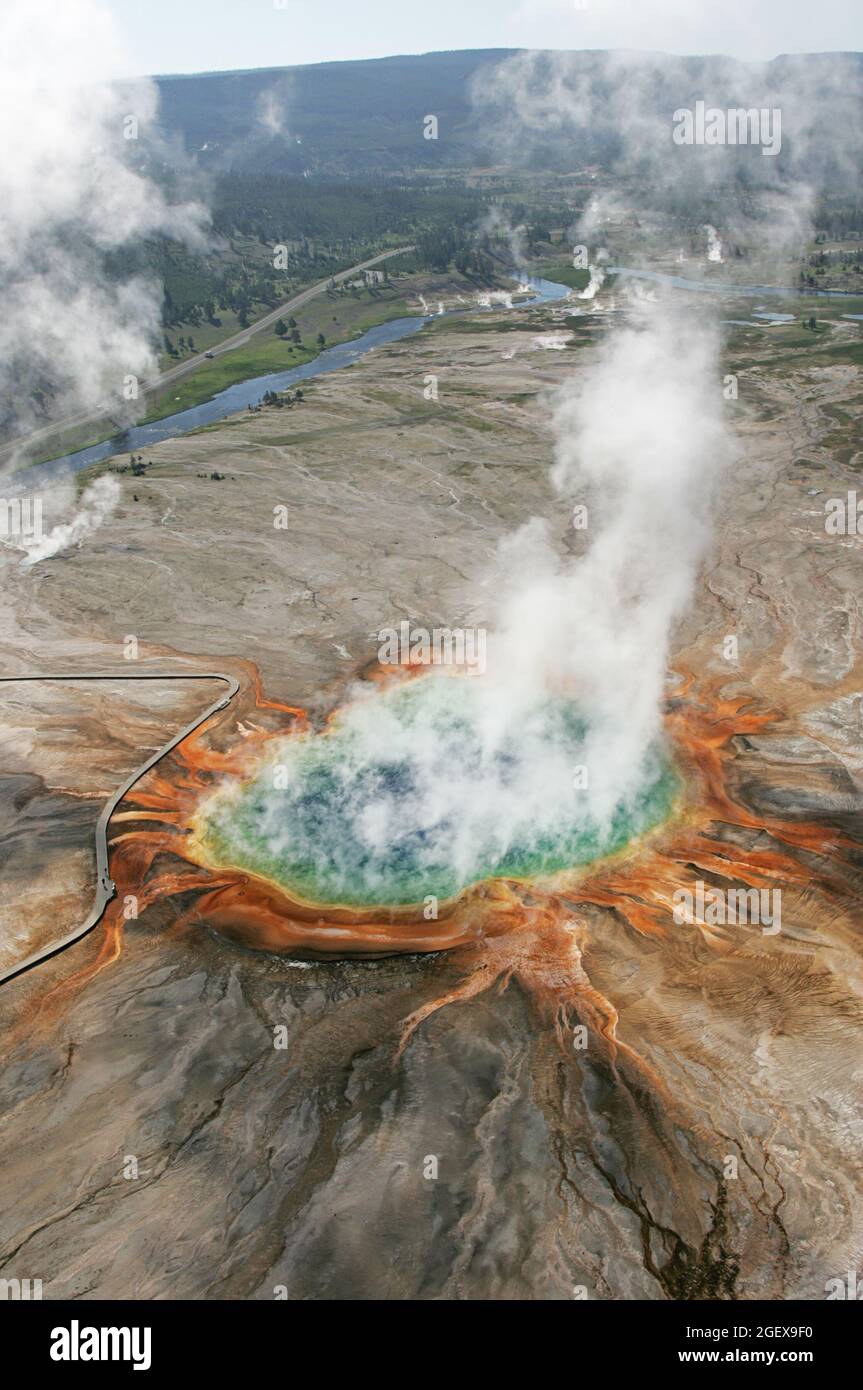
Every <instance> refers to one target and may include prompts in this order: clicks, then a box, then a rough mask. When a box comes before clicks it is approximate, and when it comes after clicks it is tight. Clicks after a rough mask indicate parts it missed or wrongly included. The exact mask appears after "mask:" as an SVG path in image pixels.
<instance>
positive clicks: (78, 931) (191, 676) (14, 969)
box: [0, 671, 240, 985]
mask: <svg viewBox="0 0 863 1390" xmlns="http://www.w3.org/2000/svg"><path fill="white" fill-rule="evenodd" d="M24 681H61V682H62V681H67V682H68V681H82V682H85V681H223V682H224V683H225V684H226V685H227V686H228V687H229V689H228V694H227V695H225V696H223V697H222V698H221V699H220V700H216V701H215V702H214V704H212V705H210V706H209V707H208V708H207V709H206V710H204V713H203V714H201V715H199V716H198V718H197V719H194V720H193V721H192V723H191V724H187V725H186V727H185V728H184V729H181V730H180V732H179V733H178V734H176V735H175V736H174V738H172V739H171V741H170V743H166V744H165V746H164V748H160V749H159V750H158V752H156V753H154V754H153V756H152V757H151V758H148V759H147V761H146V762H145V763H144V764H143V765H142V766H141V767H139V768H138V769H137V770H136V771H135V772H133V773H132V775H131V776H130V777H127V778H126V780H125V782H124V783H123V785H122V786H121V787H118V788H117V790H116V791H115V792H114V794H113V796H112V797H111V799H110V801H108V802H107V804H106V805H105V806H104V807H103V809H102V813H101V815H100V816H99V819H98V821H97V823H96V897H95V900H94V902H93V907H92V910H91V912H90V914H89V916H88V917H87V919H86V921H85V922H83V923H82V925H81V926H80V927H75V929H74V930H73V931H70V932H68V933H67V934H66V936H64V937H62V938H61V939H60V940H59V941H54V942H52V943H51V945H50V946H44V947H43V948H42V949H41V950H40V951H34V953H33V954H32V955H31V956H27V957H26V959H25V960H22V961H19V962H18V963H17V965H13V966H10V968H9V969H8V970H3V971H0V985H2V984H5V983H6V981H7V980H12V979H14V978H15V976H16V975H20V974H22V973H23V972H24V971H25V970H30V969H32V967H33V966H34V965H39V964H40V962H41V961H43V960H48V959H49V957H50V956H55V955H57V953H58V952H59V951H65V949H66V947H67V946H72V945H74V943H75V942H76V941H80V940H81V938H82V937H83V936H86V935H87V933H88V932H89V931H92V929H93V928H94V927H95V926H96V924H97V922H99V921H100V919H101V917H102V914H103V912H104V911H105V908H106V907H107V906H108V903H109V902H111V900H112V898H114V897H115V895H116V892H117V889H116V885H115V884H114V881H113V879H112V878H111V875H110V873H109V871H108V822H109V821H110V819H111V817H112V815H113V814H114V811H115V810H116V808H117V806H118V805H119V803H120V802H121V801H122V800H123V797H124V796H125V795H126V793H127V792H128V791H130V790H131V788H132V787H134V785H135V783H136V782H139V781H140V779H141V778H142V777H143V776H144V774H145V772H149V771H150V768H151V767H155V765H156V763H158V762H159V761H160V760H161V759H162V758H164V757H165V755H166V754H167V753H170V752H171V750H172V749H173V748H176V746H177V744H178V743H182V741H183V739H184V738H187V737H188V736H189V734H191V733H193V732H194V730H195V729H197V728H198V727H199V726H200V725H201V724H203V723H204V722H205V720H207V719H209V718H210V716H211V715H213V714H216V713H217V712H218V711H219V710H221V709H226V708H227V706H228V705H229V704H230V703H231V701H232V700H233V698H234V696H235V695H236V694H237V691H238V690H239V688H240V682H239V681H238V680H236V679H235V678H234V677H233V676H226V675H223V674H222V672H221V671H184V672H182V673H180V672H176V671H140V672H136V673H135V675H129V674H128V673H127V672H123V671H98V672H93V673H90V674H88V675H82V674H81V673H80V672H61V673H56V672H50V673H47V674H44V675H43V674H39V675H35V676H0V685H6V684H12V683H15V682H21V683H23V682H24Z"/></svg>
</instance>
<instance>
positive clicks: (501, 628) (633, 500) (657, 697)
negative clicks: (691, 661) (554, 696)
mask: <svg viewBox="0 0 863 1390" xmlns="http://www.w3.org/2000/svg"><path fill="white" fill-rule="evenodd" d="M632 315H633V318H632V322H631V324H630V325H629V326H627V327H626V328H624V329H621V330H619V331H618V332H617V333H615V334H614V335H613V336H612V337H611V338H610V340H609V341H608V343H607V344H606V345H605V346H604V348H603V349H602V350H601V351H600V355H599V357H598V359H597V360H596V361H595V362H594V363H593V364H592V365H591V366H590V367H588V368H582V369H581V371H580V372H579V375H578V376H577V377H575V378H573V380H572V381H571V382H570V383H569V384H568V385H567V386H565V387H564V388H562V389H561V391H560V392H559V394H558V397H557V400H556V404H555V407H554V413H553V419H552V424H553V430H554V434H555V458H556V462H555V466H554V470H553V475H552V478H553V482H554V484H555V486H556V488H557V490H558V491H559V492H560V493H561V495H563V496H565V497H566V498H567V499H568V501H569V502H571V503H572V504H573V505H583V506H586V507H587V509H588V511H587V515H588V526H587V528H586V530H585V531H584V532H583V535H584V536H585V537H586V547H585V549H584V550H583V552H582V553H581V554H580V555H579V556H578V557H577V558H575V559H574V560H571V559H562V558H561V552H560V547H559V545H557V544H556V543H555V541H554V539H553V535H552V530H551V528H550V526H549V524H548V523H547V522H546V521H544V520H540V519H533V520H531V521H530V522H528V523H527V524H526V525H525V526H524V527H522V528H521V530H519V531H518V532H517V533H516V534H515V535H514V536H512V537H511V538H509V539H508V540H507V541H506V542H505V544H504V546H503V551H502V560H503V569H504V572H505V574H506V575H507V576H508V579H507V589H506V593H505V597H504V600H503V604H502V608H501V613H500V617H499V622H498V635H497V636H496V637H495V638H494V639H493V640H492V641H491V642H490V648H489V676H490V679H489V682H488V691H489V698H490V699H491V700H492V701H493V702H494V703H495V704H497V706H498V709H499V717H500V719H501V720H502V721H505V722H509V721H512V720H516V721H517V720H518V719H519V717H520V713H521V712H522V711H524V710H525V709H527V708H529V707H530V706H531V705H533V704H534V703H535V702H536V700H537V698H538V697H539V694H540V692H542V691H549V690H550V691H559V692H561V693H567V694H570V695H571V696H572V697H573V698H574V699H575V700H576V701H577V702H578V704H579V706H580V707H581V708H582V709H583V710H584V713H585V715H586V716H587V721H588V730H589V732H588V740H587V746H586V756H585V762H586V765H587V767H588V769H589V773H590V790H589V799H590V804H591V809H592V813H593V814H594V815H595V816H596V817H597V818H598V819H599V820H603V819H605V818H607V817H608V816H609V815H610V814H611V811H612V810H613V808H614V806H615V805H616V804H617V802H618V801H620V800H623V801H626V800H627V799H629V798H630V797H632V796H633V795H634V794H635V793H636V792H637V790H638V787H639V785H640V783H641V781H642V778H643V775H644V763H645V758H646V757H647V756H648V752H649V749H650V746H651V744H652V742H653V741H654V740H655V739H656V737H657V736H658V734H659V732H660V727H661V710H662V698H663V689H664V683H665V678H666V671H667V666H668V657H669V647H670V642H671V636H672V632H673V627H674V623H675V621H676V620H677V619H678V618H680V616H681V615H682V614H683V613H684V612H685V610H686V608H687V606H688V604H689V603H690V601H691V599H692V595H693V589H694V585H695V580H696V576H697V573H698V568H699V565H700V563H701V561H702V559H703V557H704V554H705V551H706V548H707V545H708V542H709V539H710V534H711V528H710V515H711V508H712V505H713V501H714V498H715V496H716V492H717V488H718V486H719V483H720V480H721V477H722V474H723V471H724V468H725V466H726V464H727V462H728V460H729V458H730V453H731V442H730V438H729V435H728V433H727V427H726V424H725V421H724V418H723V409H722V395H721V391H720V390H719V389H718V382H719V379H720V377H719V369H718V359H717V348H718V342H717V338H716V336H715V334H714V332H713V331H712V330H711V329H710V328H709V327H708V326H705V325H704V323H703V322H702V323H696V322H695V321H694V319H692V318H689V317H687V316H686V314H685V312H683V311H678V312H673V311H672V309H671V307H670V306H669V304H668V303H667V302H662V303H660V304H657V305H652V304H649V303H643V302H642V303H637V302H636V303H635V304H634V305H633V310H632ZM546 771H547V769H544V768H539V769H538V780H537V786H536V789H535V794H536V795H537V796H541V786H542V779H543V777H544V776H545V774H546Z"/></svg>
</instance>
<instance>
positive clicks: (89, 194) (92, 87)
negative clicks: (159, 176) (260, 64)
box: [0, 0, 206, 438]
mask: <svg viewBox="0 0 863 1390" xmlns="http://www.w3.org/2000/svg"><path fill="white" fill-rule="evenodd" d="M0 55H2V58H0V64H2V67H0V126H2V128H3V130H4V131H5V132H6V136H5V138H4V140H3V142H2V146H0V296H2V314H0V426H2V429H3V433H4V435H5V436H6V437H7V438H9V437H16V436H19V435H21V434H25V433H26V432H27V431H28V430H31V429H33V428H34V427H36V426H38V425H42V424H45V423H48V422H50V421H52V420H55V419H60V418H66V417H67V416H69V415H71V414H76V413H78V412H84V413H86V412H89V411H92V410H94V409H95V408H97V407H99V406H100V405H101V404H102V403H103V402H104V403H106V404H108V405H109V406H110V405H114V406H116V407H118V408H119V409H121V410H122V409H124V408H125V409H126V410H127V411H128V408H129V407H128V405H127V404H126V401H127V399H128V397H127V396H126V394H125V393H124V388H125V387H126V386H127V378H129V377H135V378H137V379H138V380H143V379H145V378H147V377H148V376H151V375H152V374H153V373H154V372H155V370H156V367H157V355H156V346H155V345H156V340H157V334H158V330H159V327H160V317H161V287H160V285H159V284H158V283H157V282H156V281H155V280H154V279H153V278H148V277H146V276H142V275H136V276H129V277H126V276H124V275H123V274H122V261H121V259H119V257H118V255H117V253H120V254H121V253H122V250H123V248H126V247H129V246H131V245H132V244H133V243H134V242H135V241H136V240H137V239H139V238H141V237H144V236H149V235H153V234H155V233H158V232H163V233H166V234H168V235H170V236H172V237H175V238H182V239H186V240H191V241H196V242H200V239H201V236H202V228H203V226H204V223H205V220H206V219H205V214H204V211H203V209H202V208H201V207H200V206H199V205H197V204H189V203H187V204H183V205H177V206H175V205H172V204H171V203H170V202H169V201H168V200H167V199H166V197H165V196H164V194H163V193H162V192H161V190H160V189H159V188H158V187H157V186H156V184H155V183H154V182H153V181H152V180H151V179H149V178H148V177H146V176H145V174H144V173H142V172H140V171H139V170H137V169H135V168H134V167H133V163H132V160H133V156H134V152H135V149H136V140H135V138H134V137H135V135H136V134H137V133H138V131H139V130H140V132H141V134H143V133H144V132H145V131H146V132H147V133H148V135H149V136H150V137H151V147H152V133H153V127H154V122H155V118H156V92H155V88H154V86H153V84H152V83H149V82H146V81H135V82H126V83H123V82H118V81H116V80H115V79H117V78H118V77H121V76H122V73H123V63H124V60H123V55H122V53H121V52H120V49H119V45H118V42H117V38H116V35H115V32H114V29H113V26H112V22H111V19H110V15H109V12H108V10H107V7H106V6H105V5H104V4H103V3H101V2H100V0H66V3H64V4H63V5H56V4H53V3H48V0H6V3H5V5H4V7H3V10H2V13H0ZM13 131H14V135H13V134H12V132H13ZM109 253H114V268H113V269H112V270H111V271H109V269H108V268H107V267H106V256H107V255H108V254H109ZM118 265H119V270H118V269H117V266H118Z"/></svg>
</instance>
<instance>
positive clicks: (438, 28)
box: [107, 0, 863, 75]
mask: <svg viewBox="0 0 863 1390" xmlns="http://www.w3.org/2000/svg"><path fill="white" fill-rule="evenodd" d="M107 8H108V9H109V10H110V11H111V13H112V14H113V16H114V18H115V20H116V23H117V27H118V28H119V31H120V37H121V40H122V42H123V46H124V48H125V50H126V55H127V59H128V64H129V69H130V70H131V71H132V72H134V73H136V74H153V75H155V74H161V73H171V72H208V71H224V70H229V69H235V68H257V67H285V66H290V65H292V64H295V63H317V62H325V61H330V60H337V59H346V58H379V57H384V56H386V55H388V54H394V53H427V52H434V51H439V50H442V49H454V48H564V49H565V48H639V49H660V50H663V51H665V52H668V53H725V54H730V55H731V56H733V57H737V58H748V59H759V60H760V59H765V58H773V57H775V56H776V55H777V54H778V53H809V52H817V53H823V52H829V51H836V50H845V51H848V50H854V51H858V50H860V49H861V48H863V0H817V3H815V0H327V3H326V4H317V5H314V4H310V3H309V0H107Z"/></svg>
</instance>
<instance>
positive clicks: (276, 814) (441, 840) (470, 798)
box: [195, 675, 678, 906]
mask: <svg viewBox="0 0 863 1390" xmlns="http://www.w3.org/2000/svg"><path fill="white" fill-rule="evenodd" d="M481 679H482V677H479V678H470V677H466V676H461V677H456V676H452V675H446V676H440V675H431V676H426V677H423V678H420V679H416V680H412V681H408V682H405V683H403V684H401V685H398V686H395V687H392V688H391V689H389V690H387V691H383V692H381V691H379V690H376V691H375V693H374V694H373V695H371V696H369V697H367V698H364V699H362V700H360V701H358V702H357V703H356V704H353V705H349V706H347V707H345V709H343V710H341V711H339V713H338V714H337V716H336V718H335V719H334V721H333V723H332V725H331V727H330V728H329V729H328V730H327V731H326V733H323V734H317V735H315V734H309V735H299V736H295V737H291V738H286V739H283V740H278V742H277V743H276V744H275V745H274V751H273V755H272V757H271V758H270V759H268V760H267V761H265V762H263V763H262V764H261V766H260V768H259V770H258V772H257V773H256V775H255V776H254V777H253V778H252V779H251V780H249V781H247V782H244V783H235V784H233V785H232V786H229V787H226V788H223V789H221V790H220V791H219V792H217V793H216V794H214V796H213V797H211V798H210V800H209V801H208V802H206V803H205V804H204V806H203V807H202V808H201V810H200V811H199V813H198V817H197V821H196V826H195V830H196V834H197V837H198V840H199V842H200V844H201V846H202V848H203V850H204V853H205V855H206V858H207V860H208V861H209V862H210V863H211V864H214V865H217V866H219V867H222V868H227V867H231V868H237V869H246V870H248V871H250V872H251V873H254V874H256V875H259V876H261V877H263V878H267V879H270V880H272V881H274V882H276V883H277V884H279V885H280V886H281V887H282V888H283V889H284V890H285V891H286V892H287V893H288V894H289V895H290V896H292V897H294V898H299V899H302V900H304V901H306V902H313V903H318V904H321V905H322V906H323V905H328V906H337V905H340V904H341V905H355V906H375V905H380V906H396V905H408V904H414V903H420V902H422V901H423V900H424V899H425V898H426V897H428V896H429V895H433V896H434V897H436V898H437V899H439V900H445V899H447V898H452V897H454V896H456V895H457V894H458V893H459V892H460V891H461V890H462V889H463V888H466V887H467V886H468V885H469V884H471V883H476V882H478V881H480V880H482V879H486V878H495V877H497V878H520V879H530V878H539V877H547V876H549V875H552V874H555V873H559V872H561V871H562V870H566V869H573V868H577V867H579V866H583V865H585V864H589V863H592V862H593V861H595V860H598V859H603V858H605V857H606V856H608V855H611V854H614V853H616V852H617V851H619V850H621V849H623V848H624V847H625V846H626V845H627V844H628V843H629V842H630V841H632V840H633V839H635V838H636V837H638V836H639V835H642V834H643V833H644V832H645V831H647V830H650V829H652V828H653V827H654V826H656V825H658V824H660V823H661V822H662V821H664V820H667V819H668V817H669V816H670V814H671V812H672V809H673V803H674V800H675V797H676V794H677V791H678V781H677V778H676V776H675V774H674V772H673V770H672V768H671V765H670V763H669V761H668V758H667V756H666V755H665V754H664V752H663V751H662V750H661V749H660V748H656V749H653V750H651V752H650V754H649V755H648V757H647V759H646V761H645V766H644V772H643V777H642V780H641V783H640V785H639V787H638V789H637V791H636V793H635V794H634V795H632V796H630V798H629V799H628V800H627V802H626V803H625V804H623V803H622V804H620V805H618V806H617V807H616V809H615V810H614V811H613V813H612V814H611V815H610V816H606V817H605V818H604V820H603V822H602V823H600V822H598V821H597V820H596V819H595V818H594V817H593V816H592V815H591V814H590V810H589V796H588V794H587V793H586V791H585V790H584V789H579V788H578V787H577V786H576V785H575V783H576V781H577V780H578V779H577V776H576V773H575V769H577V768H579V767H582V766H583V765H584V756H583V754H584V746H585V737H586V733H587V730H586V726H585V723H584V720H583V718H582V717H581V716H580V715H579V711H578V709H577V707H576V706H575V705H574V704H573V703H572V702H570V701H567V700H563V699H558V698H554V699H552V698H546V699H543V700H542V701H540V702H539V703H537V704H536V705H534V706H532V707H531V709H530V711H529V712H528V714H527V715H525V716H523V717H522V718H520V720H519V725H518V730H517V733H516V734H514V735H512V736H510V737H508V738H507V737H503V738H500V737H497V738H495V739H492V740H488V739H487V738H485V737H484V736H483V729H484V727H485V726H484V724H483V719H484V718H486V717H487V712H488V706H487V704H485V705H484V704H483V703H482V697H481V693H480V690H479V686H478V681H479V680H481Z"/></svg>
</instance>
